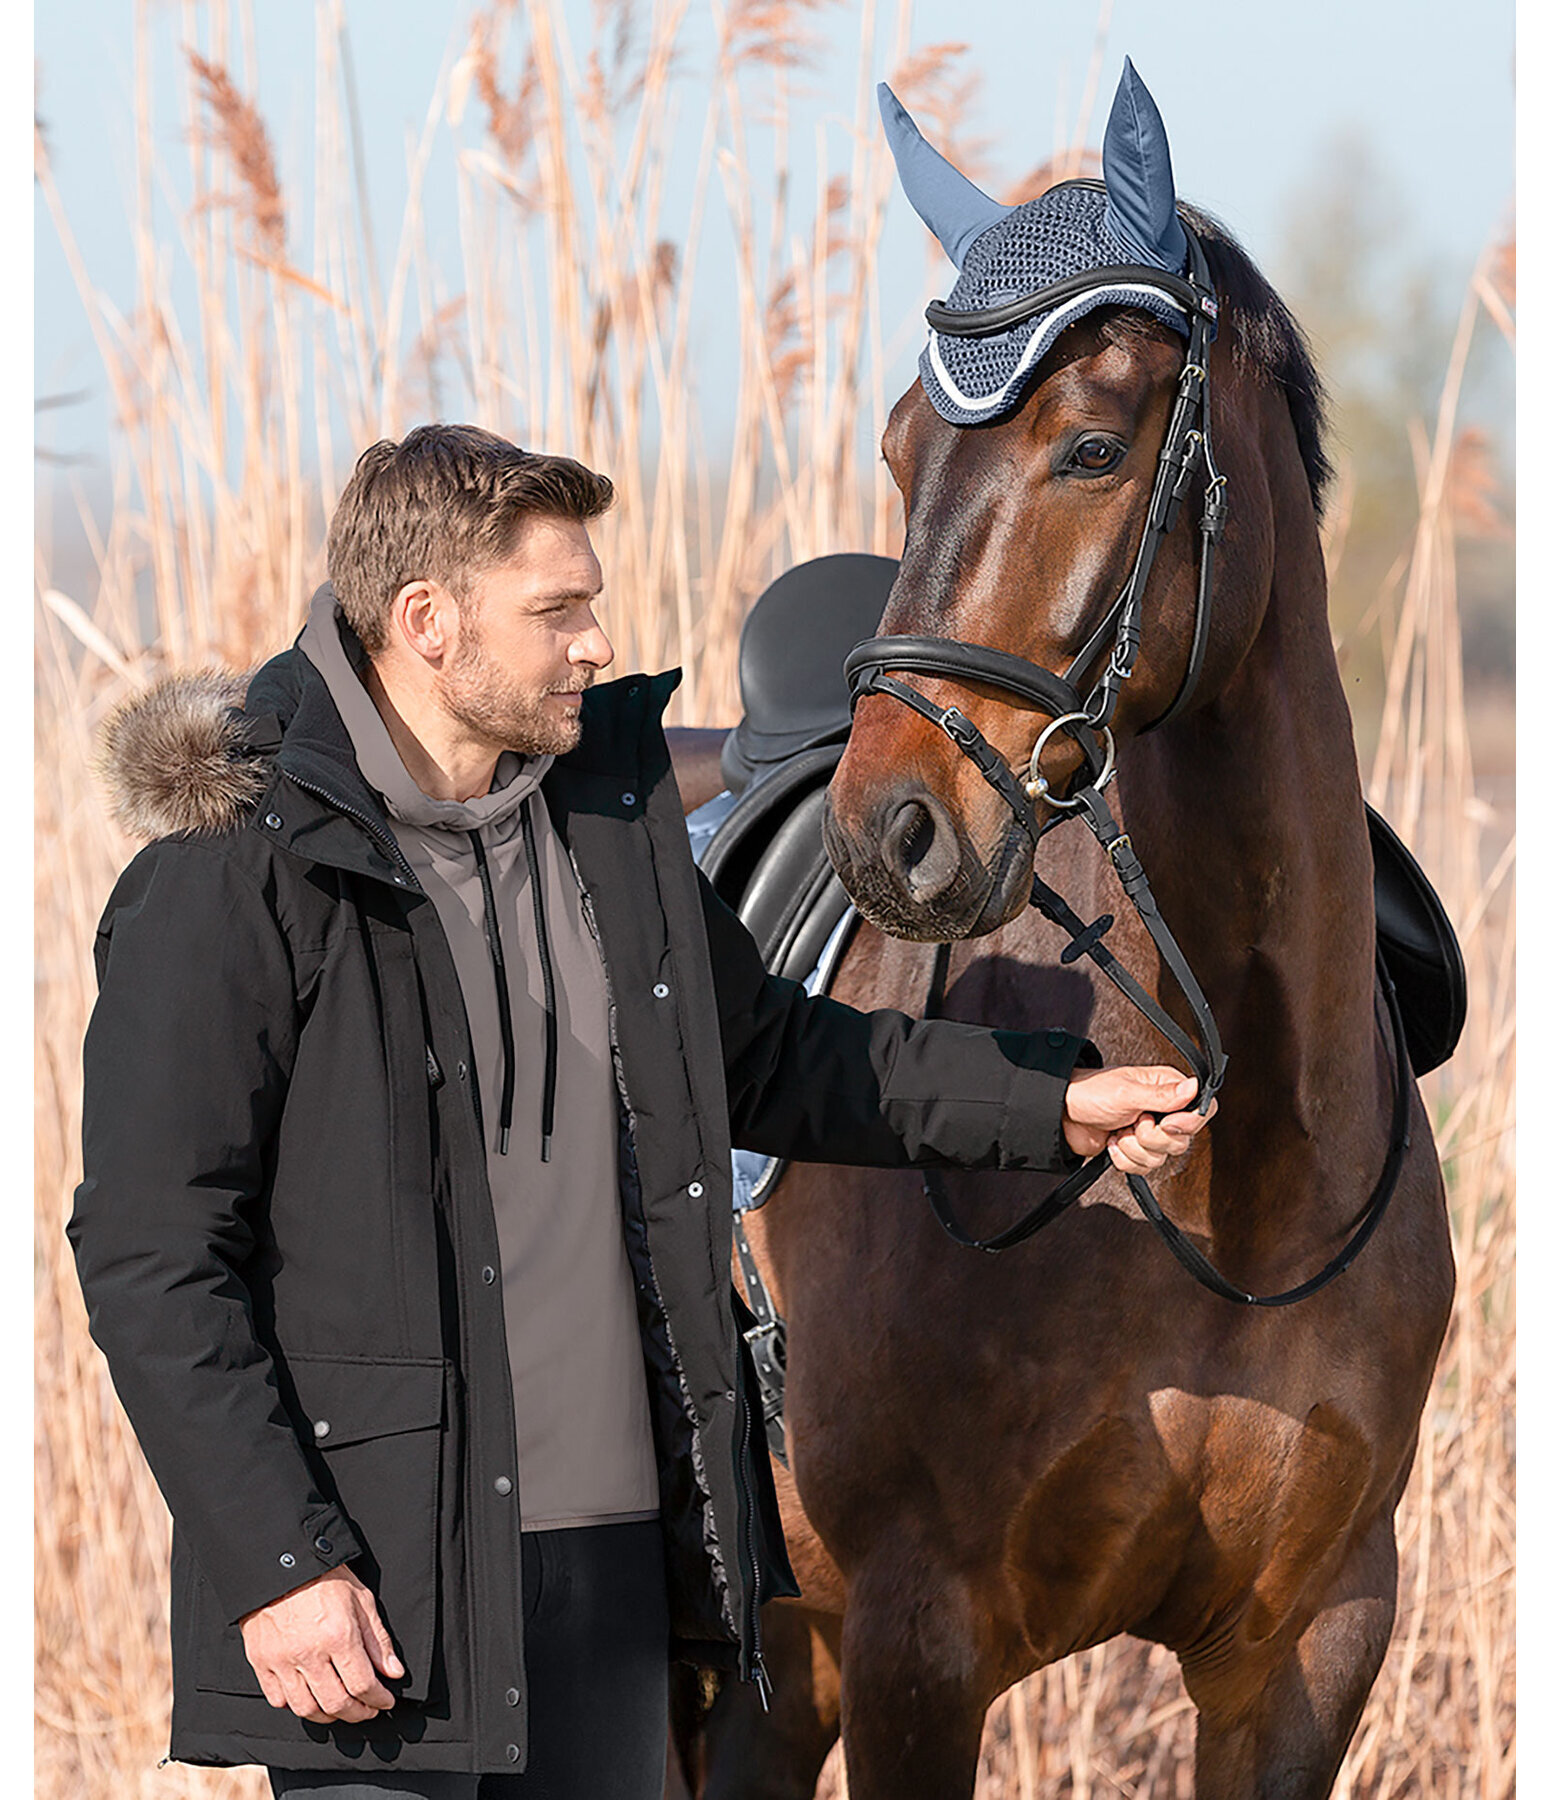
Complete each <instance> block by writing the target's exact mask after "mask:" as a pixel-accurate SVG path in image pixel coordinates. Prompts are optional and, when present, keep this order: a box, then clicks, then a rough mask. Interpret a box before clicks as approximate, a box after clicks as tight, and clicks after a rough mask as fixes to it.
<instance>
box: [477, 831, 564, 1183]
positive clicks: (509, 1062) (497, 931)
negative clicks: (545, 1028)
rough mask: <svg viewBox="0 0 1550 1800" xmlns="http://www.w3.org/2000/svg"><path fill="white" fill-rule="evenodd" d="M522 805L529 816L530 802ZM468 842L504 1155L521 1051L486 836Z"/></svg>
mask: <svg viewBox="0 0 1550 1800" xmlns="http://www.w3.org/2000/svg"><path fill="white" fill-rule="evenodd" d="M522 804H523V810H524V817H525V815H526V807H527V802H526V801H524V802H523V803H522ZM468 841H469V842H470V843H471V844H472V845H473V847H474V861H475V862H476V863H477V864H478V865H479V885H480V887H481V888H483V890H484V941H485V942H486V943H487V944H488V945H489V946H490V961H491V962H492V963H493V964H494V965H495V1006H496V1010H497V1011H498V1012H499V1013H500V1021H501V1119H500V1127H501V1140H500V1153H501V1155H502V1156H504V1155H505V1154H506V1147H507V1145H508V1144H509V1143H510V1142H511V1101H512V1095H513V1094H514V1093H515V1091H516V1085H517V1051H516V1043H515V1040H514V1039H513V1037H512V1032H511V990H510V989H509V988H508V987H507V985H506V957H505V954H504V952H503V950H502V948H501V927H500V920H499V919H497V918H496V916H495V888H494V886H493V885H492V883H491V881H490V865H489V861H488V860H487V858H486V857H485V854H484V839H483V838H482V837H480V835H479V833H478V832H477V831H471V832H469V834H468ZM546 1160H547V1159H546Z"/></svg>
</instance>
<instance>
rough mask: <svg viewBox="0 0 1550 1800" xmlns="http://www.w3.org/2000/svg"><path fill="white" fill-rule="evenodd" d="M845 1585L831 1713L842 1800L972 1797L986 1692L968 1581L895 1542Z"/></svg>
mask: <svg viewBox="0 0 1550 1800" xmlns="http://www.w3.org/2000/svg"><path fill="white" fill-rule="evenodd" d="M849 1581H850V1585H849V1600H848V1604H847V1605H846V1609H845V1629H844V1634H843V1649H844V1668H845V1685H844V1691H843V1693H842V1694H841V1715H842V1722H843V1735H844V1740H845V1774H846V1781H847V1785H848V1787H849V1791H850V1795H851V1800H972V1796H973V1793H974V1776H975V1771H976V1769H977V1767H978V1764H979V1748H980V1735H981V1732H982V1731H983V1729H984V1724H985V1709H986V1707H987V1706H988V1705H989V1704H990V1701H991V1700H992V1699H993V1698H994V1696H995V1687H994V1684H993V1681H992V1678H991V1676H990V1674H989V1672H988V1669H987V1659H986V1656H985V1648H984V1640H985V1635H986V1633H985V1630H984V1621H983V1619H982V1618H980V1617H978V1616H977V1614H976V1609H975V1607H974V1604H973V1595H972V1592H971V1590H970V1588H969V1585H968V1583H967V1582H965V1581H963V1580H962V1579H961V1578H960V1577H958V1576H955V1575H953V1574H950V1573H948V1572H947V1571H945V1570H943V1569H941V1568H939V1567H934V1566H933V1565H932V1564H931V1563H930V1562H929V1561H928V1560H926V1556H925V1554H924V1553H923V1552H916V1551H915V1550H914V1549H913V1548H906V1547H904V1546H902V1545H898V1544H896V1545H895V1546H894V1548H893V1550H892V1551H891V1553H890V1555H889V1556H888V1557H887V1559H886V1560H885V1559H882V1558H879V1559H878V1561H877V1563H876V1564H875V1565H874V1566H872V1567H870V1568H866V1569H863V1570H862V1571H860V1572H859V1574H858V1573H856V1572H851V1573H850V1577H849Z"/></svg>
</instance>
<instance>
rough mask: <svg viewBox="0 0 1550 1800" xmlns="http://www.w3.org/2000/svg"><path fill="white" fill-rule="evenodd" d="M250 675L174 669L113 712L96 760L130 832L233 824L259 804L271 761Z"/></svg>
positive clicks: (160, 833) (152, 833) (166, 833)
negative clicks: (254, 736) (247, 705)
mask: <svg viewBox="0 0 1550 1800" xmlns="http://www.w3.org/2000/svg"><path fill="white" fill-rule="evenodd" d="M250 679H251V677H250V676H248V675H241V674H236V673H234V672H232V671H231V670H224V669H222V670H201V671H191V672H186V673H181V674H177V675H169V676H167V677H165V678H164V679H163V680H161V681H159V682H157V683H156V685H155V686H154V687H152V688H148V689H147V690H146V691H145V692H144V693H141V694H135V695H133V696H131V697H130V698H129V699H128V700H125V701H124V702H122V704H120V705H119V706H118V707H117V708H116V709H115V710H114V712H113V713H112V714H111V715H110V717H109V718H108V721H107V723H106V725H105V726H104V727H103V729H102V736H101V738H100V740H99V744H98V752H97V757H96V762H95V768H96V773H97V775H98V778H99V779H100V780H101V782H102V784H103V786H104V788H105V789H106V792H107V797H108V803H109V806H110V808H111V811H112V814H113V817H114V819H115V820H116V821H117V822H118V824H119V826H120V827H121V829H122V830H123V831H125V832H126V833H127V834H128V835H129V836H130V837H133V838H138V839H142V840H146V841H149V840H150V839H153V838H160V837H171V836H173V835H175V834H176V833H179V832H185V831H210V832H213V831H230V830H232V829H233V828H234V827H235V826H237V825H239V824H241V822H242V820H243V819H244V817H245V816H246V815H247V814H248V813H249V812H250V811H251V810H252V808H253V807H254V806H255V805H256V804H257V802H258V799H259V796H260V795H261V794H262V793H263V791H264V787H265V785H266V782H267V780H268V769H267V766H266V764H265V762H264V761H263V760H262V759H261V758H260V757H259V756H258V755H256V754H255V751H254V747H253V745H252V743H251V742H250V739H249V736H248V732H247V726H246V721H245V719H244V717H243V713H242V706H243V700H244V698H245V696H246V694H247V690H248V683H249V681H250Z"/></svg>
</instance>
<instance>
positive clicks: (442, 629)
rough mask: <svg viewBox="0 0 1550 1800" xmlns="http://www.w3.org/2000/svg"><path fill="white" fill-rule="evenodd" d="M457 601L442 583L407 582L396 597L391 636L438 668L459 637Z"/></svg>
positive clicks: (390, 627) (391, 619)
mask: <svg viewBox="0 0 1550 1800" xmlns="http://www.w3.org/2000/svg"><path fill="white" fill-rule="evenodd" d="M457 617H458V613H457V601H456V600H455V599H454V598H453V596H452V594H451V593H450V592H449V591H448V590H447V589H446V588H444V587H443V586H442V585H441V583H440V582H439V581H407V582H405V583H404V585H403V586H402V587H401V588H400V589H399V590H398V592H397V593H396V594H395V595H394V596H393V605H392V608H391V611H390V613H389V633H388V635H389V637H390V638H396V639H397V640H398V642H399V643H400V644H401V645H402V646H403V648H404V649H405V650H406V651H408V652H409V653H410V654H411V655H414V656H416V657H418V658H419V659H420V661H421V662H424V663H426V664H428V665H429V666H430V667H431V668H433V669H439V668H440V667H441V665H442V664H443V662H445V661H446V658H447V656H448V654H449V653H450V651H451V649H452V647H453V645H454V643H455V642H456V638H457Z"/></svg>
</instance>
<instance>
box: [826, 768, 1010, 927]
mask: <svg viewBox="0 0 1550 1800" xmlns="http://www.w3.org/2000/svg"><path fill="white" fill-rule="evenodd" d="M1008 823H1009V827H1010V821H1009V822H1008ZM823 839H824V846H825V848H826V849H827V850H828V853H829V858H830V860H831V861H832V862H833V864H834V866H835V869H836V870H837V871H838V873H839V877H840V880H841V881H842V882H844V884H845V888H846V891H847V892H848V893H849V895H850V897H851V899H852V900H853V901H854V902H855V903H856V906H857V908H858V910H859V911H860V912H861V913H862V914H863V915H864V916H865V917H866V918H868V919H870V920H871V922H872V923H873V924H874V925H876V926H877V927H878V929H879V930H880V931H885V932H887V933H888V935H889V936H890V937H897V938H907V939H910V940H912V941H915V942H924V943H941V942H943V941H946V940H950V939H957V938H966V937H979V936H981V935H983V934H984V933H985V932H987V931H993V930H995V929H996V927H997V926H998V925H1001V924H1003V923H1004V922H1005V921H1006V920H1007V919H1008V918H1010V917H1011V916H1012V914H1013V913H1015V912H1018V911H1020V910H1021V909H1022V907H1023V906H1024V905H1026V903H1027V899H1028V891H1029V887H1030V885H1031V882H1032V875H1033V856H1032V846H1031V845H1030V843H1029V841H1028V838H1027V836H1026V834H1025V833H1023V832H1022V831H1020V830H1017V829H1016V828H1015V827H1011V828H1010V829H1009V831H1008V833H1007V836H1006V837H1005V838H1003V840H1002V842H1001V844H1000V845H999V846H998V853H997V855H996V858H995V862H994V866H987V865H986V863H985V861H984V860H983V859H982V858H981V856H980V855H979V853H978V851H977V850H976V849H975V847H974V845H973V844H972V843H971V842H970V841H969V840H968V839H967V838H966V837H965V836H964V835H963V834H962V833H961V832H960V831H959V829H958V827H957V825H956V824H955V822H954V820H953V817H952V815H951V813H950V812H949V810H948V808H947V807H946V806H945V805H944V804H943V802H942V801H941V800H939V799H938V798H937V796H936V795H935V794H933V793H931V792H929V791H928V790H927V789H925V788H924V787H921V786H918V785H916V784H914V783H911V784H909V785H908V786H904V787H900V788H895V789H894V790H893V791H892V792H891V793H890V794H889V795H888V796H887V797H886V798H885V799H884V800H882V801H881V802H880V803H879V804H878V805H876V806H875V807H873V808H872V809H871V810H870V811H869V814H868V816H867V818H866V819H865V821H864V822H862V823H861V824H860V825H859V826H857V825H850V826H846V825H844V824H842V823H841V822H840V820H839V818H838V816H837V814H836V812H835V809H834V805H833V797H832V795H831V798H830V804H829V806H828V807H827V808H826V810H825V813H824V822H823Z"/></svg>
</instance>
